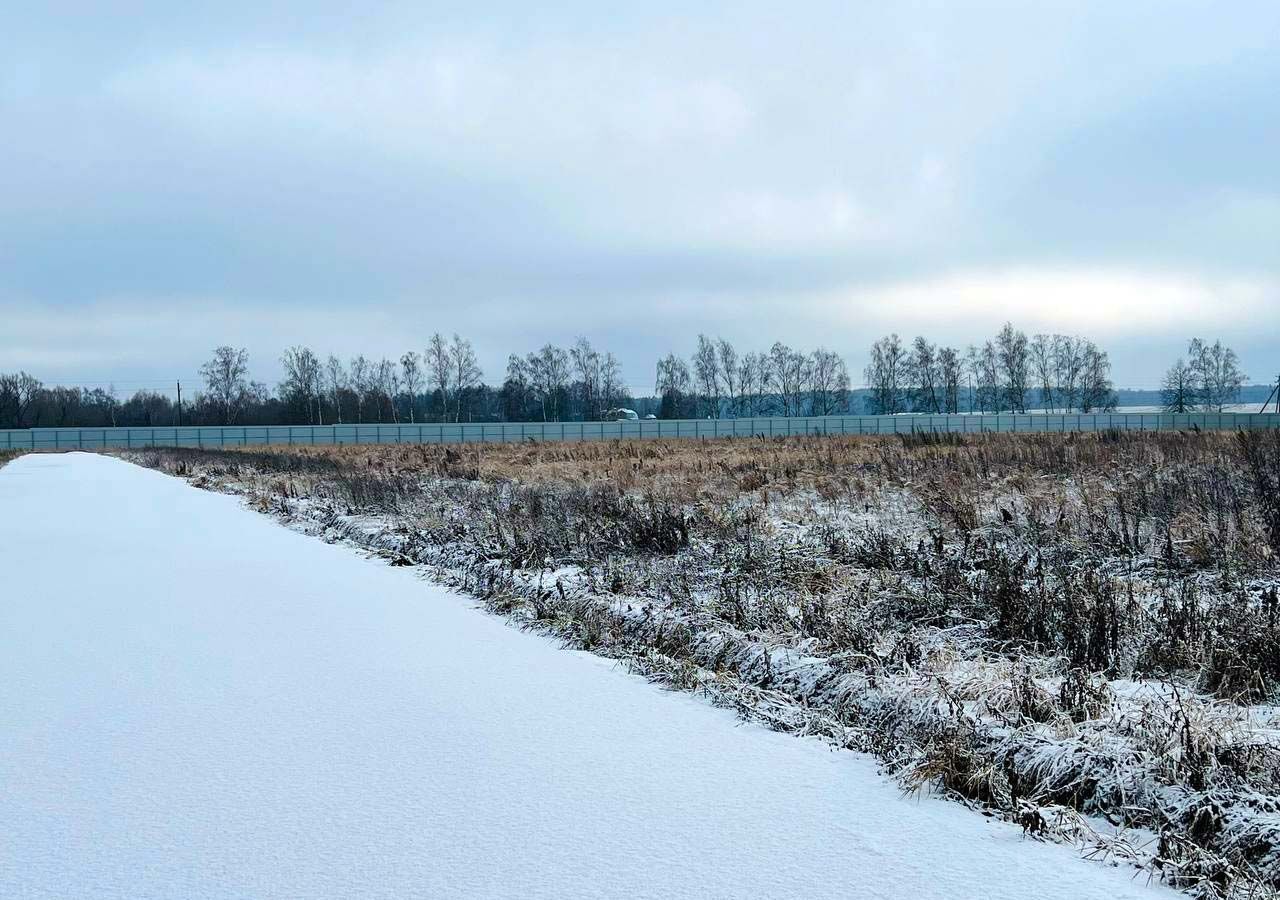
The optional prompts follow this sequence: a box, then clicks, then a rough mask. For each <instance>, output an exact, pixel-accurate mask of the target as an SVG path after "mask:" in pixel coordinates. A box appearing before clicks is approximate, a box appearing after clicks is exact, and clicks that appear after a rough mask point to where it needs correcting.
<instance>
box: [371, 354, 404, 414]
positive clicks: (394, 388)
mask: <svg viewBox="0 0 1280 900" xmlns="http://www.w3.org/2000/svg"><path fill="white" fill-rule="evenodd" d="M373 390H374V394H375V395H376V397H377V402H378V421H379V422H381V421H382V405H383V402H384V401H385V403H386V405H387V408H388V411H389V412H390V413H391V421H392V422H398V421H400V416H399V414H398V413H397V412H396V395H397V394H399V393H400V373H399V371H398V370H397V369H396V364H395V363H394V362H392V361H391V360H389V359H387V358H386V357H385V356H384V357H382V359H380V360H379V361H378V364H377V366H375V367H374V373H373Z"/></svg>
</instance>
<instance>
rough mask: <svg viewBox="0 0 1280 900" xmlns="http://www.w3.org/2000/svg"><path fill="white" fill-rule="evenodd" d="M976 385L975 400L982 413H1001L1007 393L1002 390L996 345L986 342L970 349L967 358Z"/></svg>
mask: <svg viewBox="0 0 1280 900" xmlns="http://www.w3.org/2000/svg"><path fill="white" fill-rule="evenodd" d="M965 361H966V363H967V364H968V366H969V372H970V374H971V375H972V376H973V382H974V385H975V390H974V400H975V402H976V403H977V404H978V409H979V410H980V411H982V412H997V413H998V412H1000V411H1001V410H1002V409H1003V408H1004V402H1005V397H1006V395H1005V392H1004V391H1003V390H1001V388H1000V358H999V355H998V354H997V353H996V345H995V344H993V343H992V342H991V341H986V342H984V343H983V345H982V346H981V347H970V348H969V351H968V353H967V354H966V356H965Z"/></svg>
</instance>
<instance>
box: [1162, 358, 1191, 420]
mask: <svg viewBox="0 0 1280 900" xmlns="http://www.w3.org/2000/svg"><path fill="white" fill-rule="evenodd" d="M1160 405H1161V406H1162V407H1163V408H1164V411H1165V412H1167V413H1189V412H1191V410H1193V409H1195V407H1196V375H1195V372H1193V371H1192V370H1191V367H1190V366H1188V365H1187V364H1186V362H1185V361H1183V360H1181V359H1180V360H1178V361H1177V362H1175V363H1174V364H1173V365H1172V366H1171V367H1170V368H1169V371H1167V372H1165V373H1164V382H1163V383H1162V384H1161V386H1160Z"/></svg>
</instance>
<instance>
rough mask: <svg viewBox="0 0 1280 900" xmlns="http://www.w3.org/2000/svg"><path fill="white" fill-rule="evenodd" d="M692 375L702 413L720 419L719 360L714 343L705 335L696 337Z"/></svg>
mask: <svg viewBox="0 0 1280 900" xmlns="http://www.w3.org/2000/svg"><path fill="white" fill-rule="evenodd" d="M693 374H694V378H695V379H696V381H697V386H698V395H699V396H700V397H701V398H702V402H703V404H704V412H705V413H706V414H707V415H709V416H711V417H712V418H716V419H718V418H720V358H719V356H718V355H717V354H716V345H715V343H714V342H713V341H712V340H711V339H710V338H709V337H707V336H706V335H705V334H700V335H698V349H697V350H695V351H694V353H693Z"/></svg>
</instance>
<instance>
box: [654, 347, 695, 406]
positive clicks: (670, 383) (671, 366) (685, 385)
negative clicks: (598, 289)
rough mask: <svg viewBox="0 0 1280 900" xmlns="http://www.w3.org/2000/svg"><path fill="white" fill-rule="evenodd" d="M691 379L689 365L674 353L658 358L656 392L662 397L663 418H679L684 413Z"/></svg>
mask: <svg viewBox="0 0 1280 900" xmlns="http://www.w3.org/2000/svg"><path fill="white" fill-rule="evenodd" d="M690 381H691V378H690V376H689V366H688V365H687V364H686V363H685V361H684V360H683V359H681V358H680V357H678V356H676V355H675V354H674V353H668V354H667V355H666V356H664V357H663V358H662V359H659V360H658V373H657V378H656V379H655V382H654V392H655V393H656V394H657V395H658V397H659V398H661V402H662V406H661V415H662V418H664V419H678V418H680V417H681V416H682V415H683V414H684V412H685V404H686V402H687V401H686V397H687V396H688V394H689V386H690Z"/></svg>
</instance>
